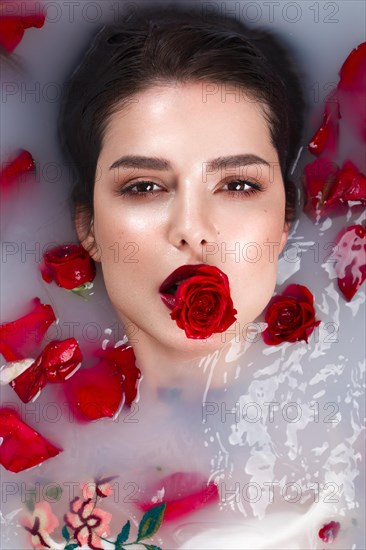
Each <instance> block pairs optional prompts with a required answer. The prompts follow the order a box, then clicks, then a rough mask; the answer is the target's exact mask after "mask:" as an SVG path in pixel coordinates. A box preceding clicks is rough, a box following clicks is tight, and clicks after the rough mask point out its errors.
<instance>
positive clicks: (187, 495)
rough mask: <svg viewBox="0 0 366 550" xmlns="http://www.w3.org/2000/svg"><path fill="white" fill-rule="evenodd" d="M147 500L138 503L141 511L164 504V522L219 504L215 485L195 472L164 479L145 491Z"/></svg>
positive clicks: (177, 474)
mask: <svg viewBox="0 0 366 550" xmlns="http://www.w3.org/2000/svg"><path fill="white" fill-rule="evenodd" d="M144 493H145V494H148V495H149V496H148V499H147V500H144V501H143V502H140V503H139V507H140V508H141V510H143V511H145V512H146V511H147V510H150V508H152V507H153V506H155V505H156V504H158V503H160V502H166V508H165V513H164V521H170V520H175V519H177V518H180V517H182V516H185V515H186V514H191V513H192V512H194V511H196V510H199V509H201V508H203V507H205V506H208V505H210V504H213V503H215V502H216V503H217V502H219V493H218V489H217V485H216V484H215V483H213V482H210V483H207V480H206V479H205V478H204V477H203V476H202V475H201V474H198V473H196V472H177V473H175V474H171V475H170V476H167V477H164V478H163V479H161V480H160V481H158V482H156V483H155V484H153V485H152V486H150V487H148V488H147V489H146V490H145V491H144Z"/></svg>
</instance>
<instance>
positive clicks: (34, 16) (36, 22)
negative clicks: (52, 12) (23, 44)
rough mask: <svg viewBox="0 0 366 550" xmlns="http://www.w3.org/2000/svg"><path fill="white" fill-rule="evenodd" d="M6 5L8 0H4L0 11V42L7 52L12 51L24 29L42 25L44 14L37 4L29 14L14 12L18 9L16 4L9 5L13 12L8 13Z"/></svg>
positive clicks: (21, 36)
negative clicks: (36, 7)
mask: <svg viewBox="0 0 366 550" xmlns="http://www.w3.org/2000/svg"><path fill="white" fill-rule="evenodd" d="M8 6H9V2H5V6H4V8H3V10H2V11H1V12H0V44H2V46H3V47H4V48H5V49H6V50H7V51H8V52H12V51H13V50H15V48H16V47H17V45H18V44H19V42H20V41H21V40H22V38H23V35H24V31H25V30H26V29H29V28H30V27H36V28H41V27H43V25H44V22H45V19H46V14H45V13H44V12H43V11H42V10H41V9H40V7H39V4H38V9H37V10H35V11H34V13H29V14H26V13H19V14H17V13H16V12H17V11H19V10H18V9H17V6H16V4H14V5H13V6H11V7H14V8H15V9H14V10H12V11H13V14H10V13H9V10H6V9H5V8H7V7H8ZM22 11H23V10H21V12H22ZM14 12H15V14H14Z"/></svg>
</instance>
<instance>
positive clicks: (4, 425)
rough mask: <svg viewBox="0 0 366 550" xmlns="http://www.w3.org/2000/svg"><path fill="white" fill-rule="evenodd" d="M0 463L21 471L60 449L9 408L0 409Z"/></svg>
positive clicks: (55, 453)
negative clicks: (1, 439) (0, 442)
mask: <svg viewBox="0 0 366 550" xmlns="http://www.w3.org/2000/svg"><path fill="white" fill-rule="evenodd" d="M0 436H1V437H2V438H4V439H3V442H2V444H1V446H0V464H2V465H3V466H4V468H6V469H7V470H9V471H11V472H21V471H22V470H26V469H28V468H32V467H33V466H36V465H37V464H40V463H41V462H44V461H45V460H47V459H49V458H51V457H53V456H56V455H58V454H59V453H60V452H61V451H62V449H58V448H57V447H55V446H54V445H53V444H52V443H50V442H49V441H48V440H47V439H45V438H44V437H43V436H42V435H41V434H39V433H38V432H36V431H35V430H33V429H32V428H31V427H30V426H28V425H27V424H25V423H24V422H23V421H22V420H21V419H20V417H19V416H18V414H17V413H16V412H15V411H14V410H12V409H9V408H2V409H0Z"/></svg>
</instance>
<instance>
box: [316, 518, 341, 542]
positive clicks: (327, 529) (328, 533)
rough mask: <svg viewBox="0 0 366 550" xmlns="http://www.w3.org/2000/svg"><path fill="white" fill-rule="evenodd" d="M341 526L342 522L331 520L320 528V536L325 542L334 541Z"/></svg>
mask: <svg viewBox="0 0 366 550" xmlns="http://www.w3.org/2000/svg"><path fill="white" fill-rule="evenodd" d="M340 528H341V524H340V523H339V522H338V521H330V522H329V523H327V524H325V525H323V527H322V528H321V529H319V532H318V535H319V538H320V539H322V541H323V542H333V541H334V540H335V539H336V537H337V535H338V532H339V530H340Z"/></svg>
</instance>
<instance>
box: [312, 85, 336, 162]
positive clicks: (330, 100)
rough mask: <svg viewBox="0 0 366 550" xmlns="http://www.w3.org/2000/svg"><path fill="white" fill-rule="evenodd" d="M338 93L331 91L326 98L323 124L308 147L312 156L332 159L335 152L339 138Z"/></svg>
mask: <svg viewBox="0 0 366 550" xmlns="http://www.w3.org/2000/svg"><path fill="white" fill-rule="evenodd" d="M337 94H338V91H337V90H336V89H335V90H332V91H331V92H330V94H329V95H328V97H327V100H326V103H325V108H324V115H323V122H322V124H321V126H320V128H319V129H318V130H317V132H316V133H315V135H314V137H313V138H312V140H311V141H310V143H309V145H308V150H309V151H310V153H312V154H313V155H320V154H326V155H327V156H328V157H330V158H333V157H334V155H335V154H336V151H337V144H338V136H339V119H340V118H341V115H340V109H339V99H338V95H337Z"/></svg>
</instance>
